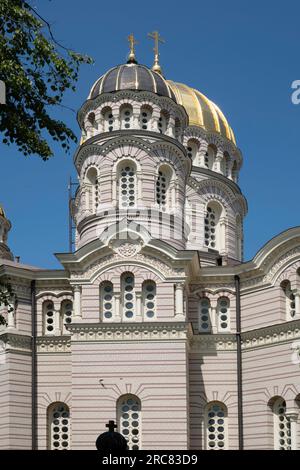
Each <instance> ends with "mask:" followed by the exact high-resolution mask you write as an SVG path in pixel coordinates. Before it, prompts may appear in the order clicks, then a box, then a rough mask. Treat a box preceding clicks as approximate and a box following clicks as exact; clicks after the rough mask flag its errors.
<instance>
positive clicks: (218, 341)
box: [190, 320, 300, 354]
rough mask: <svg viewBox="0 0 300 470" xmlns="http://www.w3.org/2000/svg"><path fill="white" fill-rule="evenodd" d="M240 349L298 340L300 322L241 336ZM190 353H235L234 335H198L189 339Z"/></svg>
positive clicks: (264, 346) (279, 325) (252, 331)
mask: <svg viewBox="0 0 300 470" xmlns="http://www.w3.org/2000/svg"><path fill="white" fill-rule="evenodd" d="M241 338H242V349H243V350H249V349H257V348H260V349H261V348H266V347H268V346H274V345H276V344H282V343H290V342H291V343H292V342H293V341H295V340H298V339H300V320H294V321H291V322H286V323H280V324H278V325H272V326H267V327H263V328H259V329H257V330H251V331H247V332H244V333H242V334H241ZM190 345H191V350H192V351H199V352H202V353H206V354H213V353H214V352H217V351H236V335H235V334H231V333H230V334H198V335H193V336H192V338H191V339H190Z"/></svg>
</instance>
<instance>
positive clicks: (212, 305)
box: [210, 300, 218, 334]
mask: <svg viewBox="0 0 300 470" xmlns="http://www.w3.org/2000/svg"><path fill="white" fill-rule="evenodd" d="M210 309H211V329H212V333H214V334H215V333H218V316H217V301H216V300H211V302H210Z"/></svg>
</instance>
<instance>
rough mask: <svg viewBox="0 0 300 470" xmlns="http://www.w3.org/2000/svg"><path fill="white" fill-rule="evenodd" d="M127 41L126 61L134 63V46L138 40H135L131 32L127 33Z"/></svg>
mask: <svg viewBox="0 0 300 470" xmlns="http://www.w3.org/2000/svg"><path fill="white" fill-rule="evenodd" d="M127 39H128V42H129V56H128V63H136V58H135V47H134V46H136V45H137V44H138V42H137V41H136V40H135V37H134V35H133V33H131V34H129V36H128V38H127Z"/></svg>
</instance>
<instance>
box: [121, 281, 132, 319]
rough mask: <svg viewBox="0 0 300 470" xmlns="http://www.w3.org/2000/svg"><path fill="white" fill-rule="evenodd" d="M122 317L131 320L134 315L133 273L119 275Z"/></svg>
mask: <svg viewBox="0 0 300 470" xmlns="http://www.w3.org/2000/svg"><path fill="white" fill-rule="evenodd" d="M121 287H122V310H123V318H124V319H126V320H132V319H133V318H134V317H135V282H134V275H133V274H131V273H124V274H122V276H121Z"/></svg>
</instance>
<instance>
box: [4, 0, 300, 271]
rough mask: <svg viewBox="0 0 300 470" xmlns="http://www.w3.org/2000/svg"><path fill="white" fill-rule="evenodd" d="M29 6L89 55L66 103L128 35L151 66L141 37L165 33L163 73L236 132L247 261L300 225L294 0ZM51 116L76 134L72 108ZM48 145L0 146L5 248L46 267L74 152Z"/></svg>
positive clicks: (63, 225)
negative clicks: (31, 151)
mask: <svg viewBox="0 0 300 470" xmlns="http://www.w3.org/2000/svg"><path fill="white" fill-rule="evenodd" d="M34 5H35V6H36V7H37V9H38V11H39V12H40V13H41V14H42V15H43V16H44V17H45V18H46V19H47V20H48V21H49V22H50V23H51V25H52V29H53V33H54V34H55V36H56V38H57V39H58V40H59V41H60V42H62V43H63V44H64V45H65V46H67V47H71V48H72V49H74V50H77V51H78V52H82V53H86V54H88V55H90V56H92V57H93V58H94V60H95V64H94V65H92V66H84V67H83V68H82V69H81V73H80V79H79V82H78V84H77V91H76V93H72V94H71V93H70V94H68V96H66V100H65V104H66V105H68V106H70V107H72V108H74V109H78V108H79V107H80V105H81V104H82V102H83V101H84V100H85V99H86V97H87V95H88V92H89V89H90V87H91V86H92V84H93V82H94V81H95V80H96V79H97V78H98V77H99V76H100V75H102V73H103V72H105V71H106V70H107V69H108V68H110V67H112V66H114V65H116V64H119V63H123V62H124V61H125V60H126V55H127V51H128V48H127V42H126V38H127V36H128V34H129V33H131V32H133V33H134V34H135V36H136V37H137V39H138V41H139V45H138V46H137V56H138V60H139V62H140V63H144V64H146V65H151V64H152V60H153V56H152V44H151V42H150V40H149V39H147V33H148V32H150V31H153V30H156V29H158V30H159V31H160V33H161V35H162V36H163V37H164V38H165V39H166V44H165V45H164V46H162V48H161V62H162V65H163V69H164V73H165V76H166V78H168V79H171V80H174V81H178V82H183V83H186V84H188V85H190V86H193V87H195V88H197V89H199V90H200V91H201V92H203V93H204V94H206V95H207V96H208V97H209V98H210V99H212V100H213V101H214V102H215V103H217V104H218V105H219V106H220V107H221V109H222V110H223V112H224V114H225V115H226V117H227V118H228V120H229V122H230V124H231V126H232V127H233V129H234V131H235V134H236V138H237V142H238V146H239V147H240V148H241V150H242V153H243V156H244V166H243V169H242V172H241V175H240V187H241V189H242V191H243V192H244V194H245V196H246V198H247V200H248V204H249V214H248V216H247V218H246V220H245V259H246V260H248V259H250V258H252V257H253V256H254V255H255V253H256V252H257V251H258V250H259V249H260V248H261V247H262V245H263V244H264V243H266V242H267V241H268V240H269V239H270V238H272V237H273V236H275V235H277V234H278V233H280V232H281V231H283V230H285V229H287V228H289V227H293V226H296V225H299V224H300V221H299V178H300V158H299V135H300V132H299V129H300V105H298V106H295V105H293V104H292V102H291V93H292V90H291V83H292V82H293V81H294V80H297V79H300V48H299V39H300V32H299V17H300V3H299V2H297V1H296V0H287V1H285V2H273V1H270V0H265V1H264V2H262V1H261V0H260V1H257V0H252V1H246V0H243V1H240V0H239V1H238V0H227V1H226V2H224V1H222V0H215V1H214V2H200V1H194V0H186V1H185V2H175V1H174V0H173V1H170V0H164V1H157V0H153V1H151V2H141V1H136V0H131V1H130V2H124V1H120V0H114V2H102V1H99V0H98V1H97V0H89V1H88V2H82V0H72V1H71V0H51V1H48V0H44V1H41V0H36V1H35V2H34ZM20 92H21V90H20ZM55 115H56V116H57V117H60V118H61V119H63V120H65V121H66V122H67V123H68V124H69V125H70V126H71V127H72V128H73V129H74V130H75V131H76V132H77V133H78V135H79V129H78V126H77V123H76V116H75V114H73V113H71V112H69V111H62V110H59V111H58V112H56V113H55ZM53 148H54V149H55V157H54V158H52V159H51V160H50V161H48V162H43V161H41V159H39V158H38V157H35V156H31V157H24V156H23V155H21V154H20V153H18V152H17V150H16V149H15V148H13V147H11V148H9V147H7V146H5V145H3V144H0V152H1V154H0V155H1V156H0V158H1V173H0V174H1V180H0V181H1V184H0V202H1V203H2V204H3V205H4V207H5V210H6V212H7V215H8V217H9V218H10V220H11V221H12V224H13V228H12V230H11V232H10V236H9V245H10V247H11V249H12V251H13V252H14V254H15V255H19V256H21V261H22V262H24V263H29V264H33V265H37V266H41V267H49V268H53V267H59V264H58V262H57V260H56V258H55V257H54V256H53V253H54V252H64V251H68V200H67V183H68V179H69V176H70V175H72V176H73V177H75V171H74V169H73V165H72V153H71V154H70V155H65V154H64V152H63V151H62V150H61V149H60V148H59V147H58V146H55V145H53ZM74 150H75V146H74V147H73V149H72V152H73V151H74Z"/></svg>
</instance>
